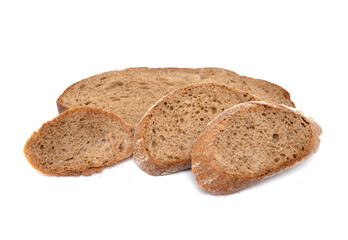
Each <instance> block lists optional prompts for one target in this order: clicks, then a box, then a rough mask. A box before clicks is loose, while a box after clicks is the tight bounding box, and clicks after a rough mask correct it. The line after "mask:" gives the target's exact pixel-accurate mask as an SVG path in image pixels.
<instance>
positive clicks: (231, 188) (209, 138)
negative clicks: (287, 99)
mask: <svg viewBox="0 0 348 240" xmlns="http://www.w3.org/2000/svg"><path fill="white" fill-rule="evenodd" d="M261 104H264V105H267V106H271V107H273V108H283V109H287V110H290V111H294V112H296V113H298V114H300V115H301V116H302V117H303V118H305V119H306V120H307V121H308V122H310V123H311V124H310V125H311V128H312V132H313V137H312V141H311V144H310V147H309V148H308V152H307V153H305V154H303V155H299V156H298V157H297V158H296V159H294V160H293V162H291V163H290V164H288V165H283V166H280V167H279V168H277V169H274V170H273V171H271V172H269V173H267V174H265V175H263V176H261V177H255V176H252V175H248V176H247V175H246V176H242V177H240V176H239V177H236V176H232V175H231V174H228V173H227V172H225V171H223V170H221V168H220V167H219V166H217V162H216V160H215V156H214V155H215V149H214V148H213V147H211V146H212V143H213V142H214V141H215V138H216V136H217V135H218V134H219V130H220V129H223V128H224V127H225V125H226V124H227V122H228V121H227V120H228V118H229V117H230V116H231V115H233V114H234V113H236V112H239V111H244V110H246V109H250V108H253V107H255V106H256V105H261ZM320 134H321V128H320V126H319V125H318V124H317V123H315V122H314V120H313V119H311V118H308V117H306V116H304V115H303V114H302V113H301V112H299V111H297V110H295V109H292V108H289V107H287V106H284V105H276V104H270V103H265V102H247V103H242V104H239V105H237V106H234V107H232V108H230V109H227V110H226V111H224V112H223V113H221V114H220V115H218V116H217V117H216V118H215V119H214V120H212V121H211V122H210V123H209V124H208V125H207V126H206V127H205V128H204V129H203V130H202V132H201V134H200V136H199V137H198V138H197V141H196V142H195V144H194V146H193V150H192V172H193V174H194V175H195V178H196V181H197V184H198V185H199V186H200V187H201V188H202V189H204V190H206V191H208V192H210V193H213V194H229V193H234V192H238V191H240V190H242V189H244V188H246V187H248V186H251V185H253V184H255V183H257V182H260V181H262V180H264V179H266V178H269V177H271V176H273V175H275V174H278V173H280V172H282V171H285V170H287V169H288V168H291V167H293V166H295V165H296V164H298V163H300V162H303V161H304V160H306V159H307V158H309V157H310V156H311V155H312V154H314V153H315V152H316V151H317V150H318V148H319V144H320V139H319V135H320Z"/></svg>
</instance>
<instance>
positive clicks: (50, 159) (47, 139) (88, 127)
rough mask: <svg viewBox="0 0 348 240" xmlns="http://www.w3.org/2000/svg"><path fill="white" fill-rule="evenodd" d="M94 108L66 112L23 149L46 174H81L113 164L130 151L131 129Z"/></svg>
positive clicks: (44, 127) (44, 128)
mask: <svg viewBox="0 0 348 240" xmlns="http://www.w3.org/2000/svg"><path fill="white" fill-rule="evenodd" d="M99 111H100V110H98V112H94V111H93V110H86V111H75V110H74V109H72V111H71V112H66V114H64V116H58V117H57V118H56V119H54V120H52V121H51V122H48V123H46V124H44V125H43V126H42V128H41V129H40V130H39V131H38V132H37V133H36V134H34V135H33V136H32V138H31V139H30V140H29V141H28V143H27V148H26V149H25V152H27V153H28V154H29V155H30V159H31V161H33V162H32V164H33V165H34V166H35V167H37V168H38V169H39V170H42V171H43V172H45V173H53V174H58V175H69V174H81V173H82V171H83V170H85V169H88V168H94V167H101V166H104V165H109V164H113V163H114V162H115V160H116V159H119V157H120V156H122V155H123V156H124V155H125V154H127V153H126V152H127V151H130V149H129V148H130V145H131V137H132V135H131V134H130V130H129V129H128V128H127V127H126V126H125V125H123V124H121V122H120V120H119V119H117V118H114V117H110V115H109V114H104V113H100V112H99Z"/></svg>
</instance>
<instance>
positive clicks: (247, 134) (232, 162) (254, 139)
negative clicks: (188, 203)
mask: <svg viewBox="0 0 348 240" xmlns="http://www.w3.org/2000/svg"><path fill="white" fill-rule="evenodd" d="M321 132H322V131H321V128H320V126H319V125H318V124H317V123H315V122H314V120H313V119H311V118H308V117H306V116H304V115H303V114H302V113H301V112H299V111H297V110H295V109H292V108H289V107H286V106H283V105H273V104H269V103H265V102H248V103H242V104H240V105H237V106H235V107H232V108H230V109H228V110H226V111H224V112H223V113H221V114H220V115H219V116H217V117H216V118H215V119H214V120H212V121H211V122H210V123H209V124H208V125H207V126H206V127H205V128H204V129H203V130H202V132H201V134H200V136H199V137H198V138H197V141H196V142H195V144H194V146H193V150H192V172H193V174H194V175H195V178H196V181H197V183H198V185H199V186H200V187H201V188H202V189H204V190H206V191H208V192H210V193H213V194H228V193H233V192H237V191H240V190H242V189H244V188H246V187H248V186H251V185H253V184H255V183H257V182H260V181H262V180H264V179H266V178H269V177H271V176H273V175H275V174H277V173H280V172H282V171H284V170H286V169H288V168H290V167H293V166H294V165H296V164H298V163H299V162H302V161H304V160H305V159H307V158H308V157H309V156H311V155H312V154H314V153H315V152H316V151H317V149H318V147H319V143H320V139H319V135H320V134H321Z"/></svg>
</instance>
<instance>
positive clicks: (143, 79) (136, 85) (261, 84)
mask: <svg viewBox="0 0 348 240" xmlns="http://www.w3.org/2000/svg"><path fill="white" fill-rule="evenodd" d="M202 82H212V83H219V84H225V85H227V86H230V87H233V88H238V89H240V90H243V91H246V92H249V93H251V94H253V95H255V96H257V97H259V98H260V99H262V100H265V101H269V102H274V103H282V104H286V105H288V106H294V104H293V102H291V100H290V94H289V93H288V92H287V91H286V90H285V89H283V88H282V87H280V86H278V85H276V84H273V83H270V82H267V81H264V80H260V79H254V78H250V77H244V76H240V75H239V74H237V73H235V72H232V71H229V70H225V69H221V68H197V69H191V68H128V69H125V70H121V71H111V72H105V73H102V74H98V75H95V76H92V77H90V78H86V79H84V80H81V81H79V82H77V83H75V84H73V85H71V86H70V87H68V88H67V89H66V90H65V91H64V92H63V93H62V94H61V96H60V97H59V98H58V100H57V106H58V110H59V112H60V113H61V112H63V111H65V110H66V109H69V108H72V107H77V106H92V107H95V108H100V109H104V110H108V111H111V112H114V113H115V114H116V115H118V116H120V118H121V119H122V120H123V121H124V122H125V123H126V124H127V125H129V126H130V127H131V128H135V127H136V125H137V124H138V122H139V121H140V119H141V118H142V116H143V115H144V114H145V112H146V111H147V110H148V109H149V108H150V107H151V106H152V105H153V104H155V103H156V102H157V101H158V100H159V99H160V98H161V97H163V96H164V95H166V94H167V93H169V92H171V91H174V90H176V89H178V88H181V87H183V86H186V85H189V84H197V83H202Z"/></svg>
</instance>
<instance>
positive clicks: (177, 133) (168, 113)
mask: <svg viewBox="0 0 348 240" xmlns="http://www.w3.org/2000/svg"><path fill="white" fill-rule="evenodd" d="M254 100H258V98H257V97H255V96H253V95H251V94H248V93H246V92H243V91H240V90H236V89H233V88H231V87H228V86H226V85H221V84H216V83H201V84H195V85H189V86H186V87H183V88H180V89H178V90H176V91H174V92H172V93H170V94H168V95H166V96H165V97H163V98H162V99H161V100H160V101H158V102H157V103H156V104H155V105H154V106H153V107H152V108H151V109H150V110H149V111H148V112H147V113H146V114H145V115H144V117H143V118H142V120H141V121H140V123H139V125H138V126H137V128H136V130H135V142H136V143H135V146H134V153H133V157H134V158H135V159H136V162H137V164H138V165H139V166H140V168H141V169H143V170H144V171H145V172H147V173H149V174H151V175H166V174H170V173H175V172H178V171H181V170H185V169H189V168H190V167H191V149H192V145H193V143H194V141H195V140H196V138H197V136H198V135H199V133H200V131H201V130H202V129H203V128H204V126H205V125H206V124H207V123H208V122H209V121H210V120H211V119H213V118H214V117H215V116H217V115H218V114H219V113H220V112H222V111H224V110H225V109H227V108H230V107H232V106H234V105H237V104H239V103H242V102H247V101H254Z"/></svg>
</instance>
